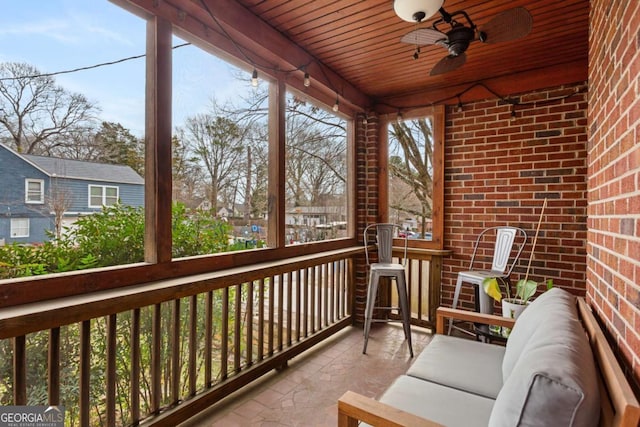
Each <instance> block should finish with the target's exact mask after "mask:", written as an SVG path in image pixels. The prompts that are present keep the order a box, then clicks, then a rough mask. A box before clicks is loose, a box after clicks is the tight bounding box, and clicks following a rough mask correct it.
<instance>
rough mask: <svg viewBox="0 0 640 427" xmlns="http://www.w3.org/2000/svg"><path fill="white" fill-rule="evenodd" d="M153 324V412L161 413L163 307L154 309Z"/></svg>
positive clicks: (157, 306)
mask: <svg viewBox="0 0 640 427" xmlns="http://www.w3.org/2000/svg"><path fill="white" fill-rule="evenodd" d="M152 321H153V324H152V326H151V335H152V339H153V344H152V349H151V412H152V413H153V414H158V413H159V412H160V402H161V401H162V383H161V379H162V305H161V304H156V305H154V307H153V320H152Z"/></svg>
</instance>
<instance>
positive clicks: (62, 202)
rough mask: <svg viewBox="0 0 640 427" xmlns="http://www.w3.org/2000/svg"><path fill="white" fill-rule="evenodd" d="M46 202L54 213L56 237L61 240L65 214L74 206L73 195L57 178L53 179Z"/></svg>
mask: <svg viewBox="0 0 640 427" xmlns="http://www.w3.org/2000/svg"><path fill="white" fill-rule="evenodd" d="M46 202H47V205H48V206H49V208H50V209H51V212H52V213H53V223H54V233H55V237H56V239H59V238H60V237H61V236H62V220H63V218H64V213H65V212H67V211H68V210H69V208H70V207H71V206H72V205H73V194H72V193H71V191H70V190H69V189H67V188H65V187H64V186H62V185H60V183H59V182H58V178H57V177H52V179H51V184H50V186H49V194H48V196H47V200H46Z"/></svg>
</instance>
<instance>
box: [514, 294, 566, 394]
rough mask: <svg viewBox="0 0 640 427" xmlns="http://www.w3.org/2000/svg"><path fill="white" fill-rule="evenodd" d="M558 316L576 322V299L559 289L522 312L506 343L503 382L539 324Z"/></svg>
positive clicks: (541, 297) (534, 301)
mask: <svg viewBox="0 0 640 427" xmlns="http://www.w3.org/2000/svg"><path fill="white" fill-rule="evenodd" d="M559 316H563V317H564V316H569V317H570V318H572V319H575V320H578V311H577V309H576V298H575V297H574V296H573V295H571V294H570V293H569V292H567V291H565V290H563V289H560V288H552V289H550V290H548V291H547V292H545V293H543V294H542V295H540V296H539V297H537V298H536V299H535V300H533V301H532V302H531V304H529V306H528V307H527V309H526V310H524V312H522V314H521V315H520V316H519V317H518V321H517V322H516V324H515V326H514V327H513V330H512V331H511V334H510V335H509V340H508V341H507V345H506V350H505V353H504V359H503V361H502V379H503V382H506V381H507V378H508V377H509V375H510V374H511V371H513V368H514V366H515V364H516V362H517V361H518V358H519V357H520V355H521V354H522V352H523V350H524V348H525V346H526V345H528V344H529V342H530V340H531V337H532V336H533V334H534V333H535V332H536V331H537V329H538V327H539V325H540V323H541V322H542V321H543V320H545V319H547V318H552V319H557V318H558V317H559Z"/></svg>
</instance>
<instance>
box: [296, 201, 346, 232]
mask: <svg viewBox="0 0 640 427" xmlns="http://www.w3.org/2000/svg"><path fill="white" fill-rule="evenodd" d="M346 219H347V215H346V212H345V208H344V206H295V207H290V208H288V209H287V211H286V214H285V222H286V224H287V225H291V226H306V227H317V226H323V225H328V224H329V225H330V224H333V223H341V222H344V221H346Z"/></svg>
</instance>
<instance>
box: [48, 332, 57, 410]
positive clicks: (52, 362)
mask: <svg viewBox="0 0 640 427" xmlns="http://www.w3.org/2000/svg"><path fill="white" fill-rule="evenodd" d="M48 359H49V361H48V364H49V381H48V382H49V387H48V388H49V405H59V404H60V328H53V329H51V330H49V357H48Z"/></svg>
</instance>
